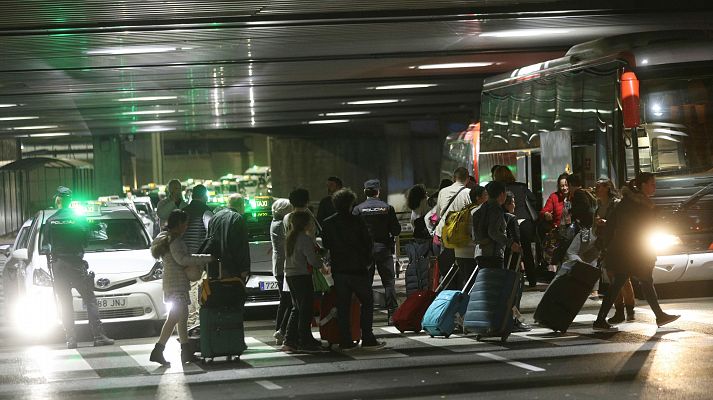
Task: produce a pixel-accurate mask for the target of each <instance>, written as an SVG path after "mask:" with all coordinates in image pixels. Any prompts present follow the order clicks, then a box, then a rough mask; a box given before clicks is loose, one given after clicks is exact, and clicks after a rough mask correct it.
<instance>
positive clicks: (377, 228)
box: [352, 179, 401, 317]
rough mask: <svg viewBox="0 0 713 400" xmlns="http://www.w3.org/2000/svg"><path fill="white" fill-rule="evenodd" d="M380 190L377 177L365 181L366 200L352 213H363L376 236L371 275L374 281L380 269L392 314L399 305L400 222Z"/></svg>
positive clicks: (360, 215) (387, 304)
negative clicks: (397, 248) (396, 249)
mask: <svg viewBox="0 0 713 400" xmlns="http://www.w3.org/2000/svg"><path fill="white" fill-rule="evenodd" d="M380 190H381V183H380V182H379V180H378V179H370V180H368V181H366V182H364V194H365V195H366V200H365V201H364V202H363V203H361V204H359V205H358V206H356V207H354V210H353V211H352V213H353V214H354V215H357V216H359V217H361V219H362V220H363V221H364V222H365V223H366V226H367V227H368V228H369V233H370V234H371V237H372V239H373V240H374V246H373V251H372V256H373V258H374V261H373V263H372V266H371V268H370V272H369V275H370V276H371V283H372V284H373V282H374V274H375V273H376V271H378V272H379V277H380V278H381V284H382V285H383V286H384V292H385V293H384V296H385V300H386V301H385V302H386V308H387V309H388V310H389V317H390V316H391V314H393V312H394V311H396V307H398V303H397V301H396V287H395V283H396V282H395V281H396V278H395V273H394V258H393V253H394V244H395V243H396V237H397V236H399V234H400V233H401V224H399V220H398V219H397V218H396V211H395V210H394V207H392V206H390V205H388V204H386V203H385V202H383V201H381V200H380V199H379V194H380V193H379V192H380Z"/></svg>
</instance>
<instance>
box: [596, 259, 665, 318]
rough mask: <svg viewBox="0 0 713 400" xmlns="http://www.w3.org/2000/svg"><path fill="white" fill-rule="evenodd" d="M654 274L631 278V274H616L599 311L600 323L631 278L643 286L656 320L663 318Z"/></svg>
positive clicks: (650, 272) (645, 296)
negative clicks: (655, 287)
mask: <svg viewBox="0 0 713 400" xmlns="http://www.w3.org/2000/svg"><path fill="white" fill-rule="evenodd" d="M652 273H653V271H649V272H648V273H646V274H644V275H634V276H631V275H630V274H627V273H616V274H614V280H613V281H612V284H611V286H610V287H609V291H608V292H607V295H606V296H605V297H604V300H603V301H602V308H600V309H599V314H598V315H597V320H598V321H604V320H606V318H607V315H608V314H609V310H611V307H612V304H614V299H615V298H616V297H617V296H618V295H619V292H620V291H621V288H622V287H623V286H624V285H625V284H626V283H627V282H628V281H629V278H631V277H634V278H636V279H637V280H638V281H639V283H640V284H641V290H642V291H643V292H644V298H646V302H648V303H649V306H650V307H651V311H653V312H654V315H656V318H660V317H662V316H663V315H664V312H663V310H662V309H661V306H660V305H659V299H658V296H657V295H656V289H654V279H653V276H652Z"/></svg>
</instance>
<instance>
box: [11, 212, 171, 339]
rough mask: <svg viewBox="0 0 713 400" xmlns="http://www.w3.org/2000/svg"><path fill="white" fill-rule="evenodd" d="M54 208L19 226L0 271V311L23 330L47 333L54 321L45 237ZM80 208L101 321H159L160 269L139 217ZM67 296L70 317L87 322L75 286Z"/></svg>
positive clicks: (162, 312)
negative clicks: (0, 288) (1, 296)
mask: <svg viewBox="0 0 713 400" xmlns="http://www.w3.org/2000/svg"><path fill="white" fill-rule="evenodd" d="M55 211H56V210H53V209H49V210H42V211H39V212H38V213H37V214H35V216H34V217H33V218H32V219H30V220H28V221H26V222H25V223H24V224H23V226H22V228H21V229H20V231H19V234H18V236H17V238H16V240H15V243H13V246H12V248H11V249H10V252H9V255H10V256H9V258H8V260H7V263H6V264H5V268H4V270H3V284H4V290H5V307H6V315H7V316H9V317H10V321H11V323H12V325H14V326H15V327H17V328H20V329H22V332H24V333H26V334H36V335H40V334H44V333H49V332H51V331H53V329H55V328H57V327H58V326H59V323H60V322H59V318H58V317H59V315H58V308H57V307H56V302H55V297H54V292H53V289H52V278H51V271H50V270H49V269H48V265H47V264H48V263H47V251H48V243H47V241H46V236H45V232H46V222H47V219H48V218H49V217H50V216H52V215H53V214H54V213H55ZM82 212H86V217H87V222H88V224H89V227H90V238H89V243H88V246H87V248H86V250H85V252H86V253H85V256H84V259H85V260H86V261H87V263H88V264H89V269H90V270H91V271H93V272H94V273H95V276H94V292H95V294H96V297H97V304H98V306H99V315H100V317H101V319H102V321H103V322H104V323H105V324H115V323H126V322H134V321H148V322H153V323H155V325H157V326H158V325H161V324H162V323H163V320H165V319H166V316H167V312H168V307H170V305H167V304H164V303H163V290H162V287H161V285H162V280H161V279H162V274H163V268H162V266H161V263H159V262H157V261H156V260H155V259H154V258H153V257H152V256H151V253H150V243H151V239H150V237H149V234H148V232H147V231H146V228H145V226H144V224H143V222H142V220H141V218H140V217H139V215H138V214H137V213H136V212H135V211H133V210H131V209H129V208H127V207H100V206H97V205H96V204H92V205H91V207H88V208H86V209H84V208H82ZM72 295H73V297H74V299H73V303H74V319H75V321H76V322H77V324H79V325H82V324H87V312H86V305H85V304H84V302H83V300H82V299H81V297H80V296H79V293H77V291H76V290H72Z"/></svg>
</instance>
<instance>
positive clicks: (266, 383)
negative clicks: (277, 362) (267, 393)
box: [255, 381, 282, 390]
mask: <svg viewBox="0 0 713 400" xmlns="http://www.w3.org/2000/svg"><path fill="white" fill-rule="evenodd" d="M255 383H257V384H258V385H260V386H262V387H264V388H265V389H267V390H279V389H282V386H280V385H278V384H275V383H272V382H270V381H255Z"/></svg>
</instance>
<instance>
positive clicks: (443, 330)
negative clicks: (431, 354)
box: [421, 267, 478, 338]
mask: <svg viewBox="0 0 713 400" xmlns="http://www.w3.org/2000/svg"><path fill="white" fill-rule="evenodd" d="M477 273H478V267H475V269H474V270H473V273H472V274H470V277H469V278H468V281H467V282H466V283H465V286H463V290H443V291H441V292H440V293H438V295H437V296H436V299H435V300H433V302H432V303H431V305H430V306H429V307H428V309H427V310H426V313H425V314H424V316H423V321H422V322H421V327H422V328H423V330H424V331H426V333H428V334H429V335H430V336H431V337H434V336H445V337H446V338H447V337H449V336H451V334H452V333H453V330H454V329H455V326H456V318H457V317H458V316H460V317H461V318H462V317H463V316H464V315H465V312H466V309H467V307H468V299H469V296H468V289H469V288H470V284H471V283H472V282H473V278H475V275H476V274H477Z"/></svg>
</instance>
